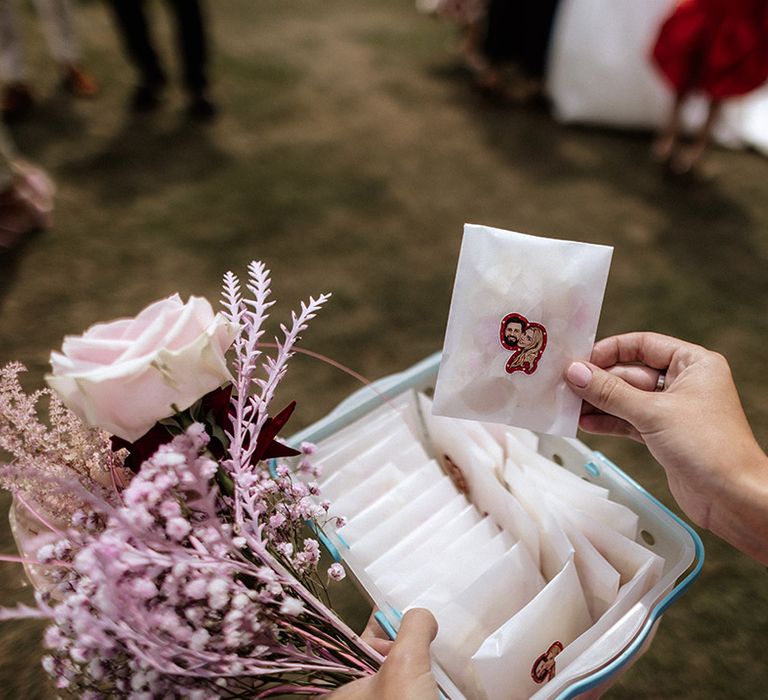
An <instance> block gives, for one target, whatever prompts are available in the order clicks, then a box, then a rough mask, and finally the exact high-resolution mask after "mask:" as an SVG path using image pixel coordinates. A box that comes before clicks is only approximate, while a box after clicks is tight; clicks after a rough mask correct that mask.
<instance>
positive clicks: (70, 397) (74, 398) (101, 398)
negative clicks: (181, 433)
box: [46, 294, 234, 442]
mask: <svg viewBox="0 0 768 700" xmlns="http://www.w3.org/2000/svg"><path fill="white" fill-rule="evenodd" d="M233 338H234V329H233V328H232V326H231V325H230V324H229V323H228V322H227V321H226V320H225V319H224V317H223V316H221V315H214V313H213V309H212V308H211V305H210V304H209V303H208V302H207V301H206V300H205V299H202V298H200V297H190V299H189V301H188V302H187V303H186V304H185V303H184V302H183V301H182V300H181V298H180V297H179V295H178V294H174V295H173V296H171V297H168V298H167V299H163V300H161V301H156V302H155V303H154V304H150V305H149V306H148V307H147V308H146V309H144V310H143V311H142V312H141V313H140V314H139V315H138V316H137V317H136V318H132V319H120V320H117V321H112V322H110V323H99V324H96V325H94V326H91V327H90V328H89V329H88V330H87V331H86V332H85V333H84V334H83V335H81V336H67V337H66V338H64V345H63V347H62V350H61V352H60V353H58V352H53V353H51V367H52V368H53V372H52V374H50V375H48V376H47V377H46V381H47V382H48V384H49V385H50V386H51V388H52V389H54V390H55V391H56V393H58V394H59V396H60V397H61V399H62V401H63V402H64V404H65V405H66V406H67V407H68V408H69V409H71V410H72V411H74V412H75V413H76V414H77V415H78V416H79V417H80V418H82V419H83V420H84V421H85V422H86V423H88V424H90V425H94V426H97V427H99V428H102V429H103V430H106V431H107V432H108V433H110V434H112V435H117V436H118V437H121V438H123V439H124V440H128V441H129V442H134V441H135V440H137V439H138V438H140V437H141V436H142V435H144V433H146V432H147V431H148V430H149V429H150V428H151V427H152V426H153V425H154V424H155V423H156V422H157V421H158V420H161V419H162V418H168V417H169V416H172V415H173V414H174V413H176V412H177V411H183V410H184V409H186V408H189V406H191V405H192V404H193V403H194V402H195V401H197V400H198V399H200V398H201V397H203V396H204V395H205V394H207V393H208V392H209V391H213V390H214V389H216V388H217V387H219V386H221V385H222V384H224V383H226V382H228V381H231V375H230V374H229V370H228V369H227V364H226V360H225V357H224V353H225V352H226V350H227V348H228V347H229V346H230V344H231V343H232V340H233Z"/></svg>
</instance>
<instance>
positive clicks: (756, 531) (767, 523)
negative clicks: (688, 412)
mask: <svg viewBox="0 0 768 700" xmlns="http://www.w3.org/2000/svg"><path fill="white" fill-rule="evenodd" d="M734 457H735V458H736V459H735V461H734V463H733V465H734V467H733V471H732V472H731V474H730V475H729V478H728V479H727V480H726V481H725V482H724V483H723V485H722V489H721V490H720V492H719V493H717V494H716V496H715V498H714V501H713V503H712V508H711V511H710V516H711V517H710V520H709V522H708V523H707V526H708V528H709V529H710V530H711V531H712V532H713V533H714V534H716V535H717V536H718V537H721V538H722V539H724V540H725V541H726V542H729V543H730V544H732V545H733V546H734V547H736V548H737V549H739V550H741V551H742V552H744V553H745V554H747V555H749V556H751V557H753V558H755V559H757V560H758V561H760V562H762V563H763V564H766V565H768V456H766V454H765V452H763V450H762V449H761V448H760V446H759V445H757V443H756V442H755V443H754V445H753V446H752V445H750V446H749V448H748V449H746V450H739V451H738V453H737V454H734Z"/></svg>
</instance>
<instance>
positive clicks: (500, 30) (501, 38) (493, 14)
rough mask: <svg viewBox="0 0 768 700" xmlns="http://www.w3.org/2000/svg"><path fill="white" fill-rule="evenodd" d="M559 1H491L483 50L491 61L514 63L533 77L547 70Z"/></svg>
mask: <svg viewBox="0 0 768 700" xmlns="http://www.w3.org/2000/svg"><path fill="white" fill-rule="evenodd" d="M558 3H559V0H490V2H489V4H488V28H487V34H486V37H485V42H484V46H483V49H484V51H485V54H486V55H487V56H488V58H490V59H491V61H493V62H494V63H504V62H506V61H514V62H517V63H518V64H519V65H520V67H521V68H523V70H525V72H526V73H527V74H528V75H529V76H530V77H532V78H543V77H544V74H545V72H546V62H547V53H548V52H549V40H550V35H551V34H552V25H553V23H554V20H555V15H556V13H557V6H558Z"/></svg>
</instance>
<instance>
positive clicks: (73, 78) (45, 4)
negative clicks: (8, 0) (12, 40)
mask: <svg viewBox="0 0 768 700" xmlns="http://www.w3.org/2000/svg"><path fill="white" fill-rule="evenodd" d="M35 5H36V6H37V13H38V14H39V15H40V22H41V24H42V28H43V34H44V35H45V40H46V42H47V43H48V48H49V50H50V52H51V56H53V58H54V60H55V61H56V62H57V63H58V64H59V66H60V67H61V70H62V77H63V83H62V84H63V87H64V89H65V90H67V92H69V93H71V94H72V95H75V96H76V97H91V96H93V95H95V94H96V92H97V91H98V86H97V85H96V81H95V80H94V79H93V78H92V77H91V76H90V75H88V74H87V73H85V72H84V71H83V69H82V68H81V67H80V45H79V42H78V38H77V30H76V27H75V15H74V11H73V8H72V3H71V1H70V0H35Z"/></svg>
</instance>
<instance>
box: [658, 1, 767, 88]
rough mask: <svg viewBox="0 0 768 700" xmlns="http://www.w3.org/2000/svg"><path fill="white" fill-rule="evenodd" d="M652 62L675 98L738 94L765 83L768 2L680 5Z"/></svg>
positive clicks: (662, 34)
mask: <svg viewBox="0 0 768 700" xmlns="http://www.w3.org/2000/svg"><path fill="white" fill-rule="evenodd" d="M653 60H654V62H655V63H656V65H657V67H658V68H659V69H660V70H661V72H662V73H663V74H664V77H665V78H666V79H667V80H668V81H669V83H670V84H671V85H672V87H673V88H674V90H675V91H676V92H677V94H678V95H684V94H686V93H688V92H690V91H692V90H696V91H701V92H704V93H706V94H707V95H709V97H711V98H712V99H715V100H719V99H723V98H726V97H733V96H736V95H743V94H745V93H747V92H750V91H751V90H754V89H755V88H757V87H759V86H760V85H762V84H763V83H764V82H765V81H766V79H768V0H683V2H681V3H679V4H678V6H677V8H676V9H675V11H674V12H673V13H672V14H671V15H670V16H669V17H668V18H667V20H666V21H665V22H664V24H663V25H662V26H661V30H660V31H659V36H658V39H657V40H656V45H655V46H654V48H653Z"/></svg>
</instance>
